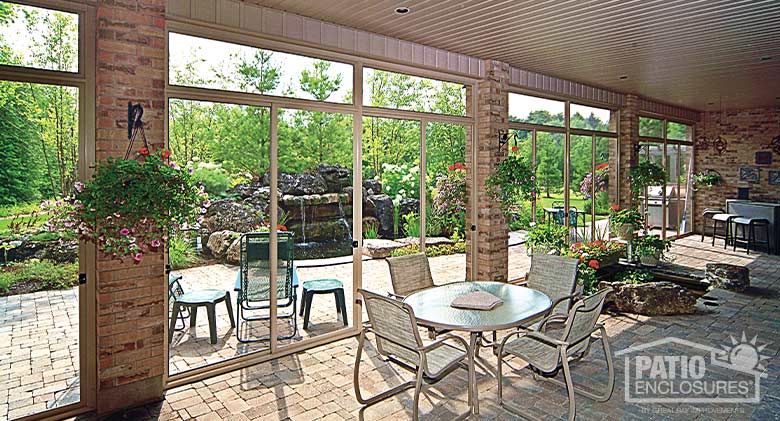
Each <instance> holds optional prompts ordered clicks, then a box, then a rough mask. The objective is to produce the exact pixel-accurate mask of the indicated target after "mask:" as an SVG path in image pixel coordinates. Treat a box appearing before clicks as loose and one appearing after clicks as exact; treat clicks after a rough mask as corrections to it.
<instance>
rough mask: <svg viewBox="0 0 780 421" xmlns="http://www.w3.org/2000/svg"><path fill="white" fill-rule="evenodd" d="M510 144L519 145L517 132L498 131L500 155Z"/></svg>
mask: <svg viewBox="0 0 780 421" xmlns="http://www.w3.org/2000/svg"><path fill="white" fill-rule="evenodd" d="M509 142H512V144H515V145H516V144H517V132H512V131H511V130H499V131H498V153H499V154H500V153H501V150H502V149H503V148H504V146H506V145H507V144H509Z"/></svg>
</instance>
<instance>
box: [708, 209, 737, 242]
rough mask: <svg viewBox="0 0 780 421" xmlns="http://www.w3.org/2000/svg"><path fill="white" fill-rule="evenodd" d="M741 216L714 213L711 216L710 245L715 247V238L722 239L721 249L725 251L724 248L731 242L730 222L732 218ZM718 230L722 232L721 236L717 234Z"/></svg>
mask: <svg viewBox="0 0 780 421" xmlns="http://www.w3.org/2000/svg"><path fill="white" fill-rule="evenodd" d="M740 216H742V215H737V214H734V213H716V214H715V215H712V245H713V246H714V245H715V239H716V238H722V239H723V249H724V250H725V249H726V246H728V245H729V242H730V241H731V237H732V235H733V234H732V233H731V222H732V220H733V219H734V218H737V217H740ZM718 229H721V230H723V234H722V235H721V234H718Z"/></svg>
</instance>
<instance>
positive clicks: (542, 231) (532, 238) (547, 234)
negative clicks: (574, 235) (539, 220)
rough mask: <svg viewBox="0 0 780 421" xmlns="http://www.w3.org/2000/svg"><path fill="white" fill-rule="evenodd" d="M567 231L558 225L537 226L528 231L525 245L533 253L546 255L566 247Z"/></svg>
mask: <svg viewBox="0 0 780 421" xmlns="http://www.w3.org/2000/svg"><path fill="white" fill-rule="evenodd" d="M568 237H569V229H568V228H567V227H565V226H562V225H558V224H537V225H536V226H535V227H533V228H531V230H530V231H528V240H527V241H526V243H525V245H526V247H528V248H529V249H530V250H531V251H532V252H534V253H546V252H548V251H550V250H561V249H563V248H565V247H566V240H567V239H568Z"/></svg>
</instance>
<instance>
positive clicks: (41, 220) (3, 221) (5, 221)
mask: <svg viewBox="0 0 780 421" xmlns="http://www.w3.org/2000/svg"><path fill="white" fill-rule="evenodd" d="M36 218H37V220H36V221H35V223H34V224H33V226H32V228H38V227H40V226H42V225H43V224H45V223H46V222H47V221H48V220H49V219H50V218H51V217H50V216H49V215H48V214H38V215H29V216H22V217H19V218H15V219H14V217H5V218H0V238H7V237H10V236H11V234H12V232H11V228H10V226H11V224H12V223H21V224H27V223H28V222H29V221H31V220H33V219H36Z"/></svg>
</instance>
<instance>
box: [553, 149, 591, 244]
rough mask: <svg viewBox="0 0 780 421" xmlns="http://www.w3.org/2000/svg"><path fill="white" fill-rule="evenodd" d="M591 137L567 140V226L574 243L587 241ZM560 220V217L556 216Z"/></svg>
mask: <svg viewBox="0 0 780 421" xmlns="http://www.w3.org/2000/svg"><path fill="white" fill-rule="evenodd" d="M592 143H593V137H592V136H577V135H572V136H571V137H570V138H569V152H570V154H569V162H570V164H569V189H570V191H569V214H568V215H567V217H568V219H569V225H570V226H571V227H572V228H574V230H573V231H572V233H573V234H574V235H575V238H573V239H574V240H575V241H587V240H588V239H589V237H590V229H589V228H586V226H587V227H589V226H590V223H591V208H592V206H593V203H592V200H591V199H592V198H593V186H592V185H591V179H592V173H593V160H592V156H591V153H592V150H593V145H592ZM558 218H559V219H560V216H558Z"/></svg>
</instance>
